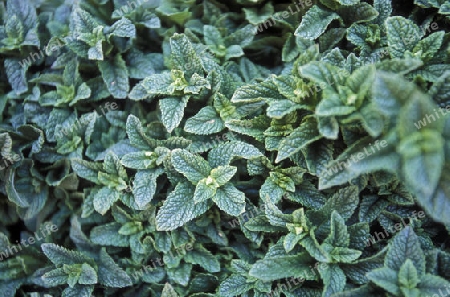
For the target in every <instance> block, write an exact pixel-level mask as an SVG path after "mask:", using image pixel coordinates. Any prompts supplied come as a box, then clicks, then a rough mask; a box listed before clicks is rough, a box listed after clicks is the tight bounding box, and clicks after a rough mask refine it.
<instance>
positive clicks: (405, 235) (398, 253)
mask: <svg viewBox="0 0 450 297" xmlns="http://www.w3.org/2000/svg"><path fill="white" fill-rule="evenodd" d="M408 259H409V260H411V261H412V264H413V265H414V267H415V268H416V269H417V273H418V275H419V277H421V276H422V275H424V274H425V255H424V254H423V251H422V248H421V247H420V241H419V237H418V236H417V235H416V234H415V233H414V231H413V229H412V228H411V227H410V226H407V227H406V228H404V229H403V230H401V231H400V232H399V233H398V234H397V235H396V236H395V238H394V239H393V240H392V243H391V245H390V248H389V251H388V253H387V255H386V258H385V265H386V266H387V267H389V268H390V269H393V270H394V271H400V269H401V267H402V265H403V264H404V263H405V262H406V260H408Z"/></svg>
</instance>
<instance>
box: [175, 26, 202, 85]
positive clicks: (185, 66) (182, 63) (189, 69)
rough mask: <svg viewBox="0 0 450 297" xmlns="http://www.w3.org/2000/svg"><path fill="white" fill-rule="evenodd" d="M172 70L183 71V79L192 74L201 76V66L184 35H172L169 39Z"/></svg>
mask: <svg viewBox="0 0 450 297" xmlns="http://www.w3.org/2000/svg"><path fill="white" fill-rule="evenodd" d="M170 47H171V50H172V53H171V57H172V61H173V69H178V70H183V71H184V74H185V77H191V76H192V75H193V74H194V73H198V74H203V65H202V61H201V60H200V58H199V57H198V56H197V53H196V52H195V50H194V48H193V47H192V44H191V42H190V41H189V40H188V38H187V37H186V36H185V35H184V34H174V35H173V36H172V37H171V38H170Z"/></svg>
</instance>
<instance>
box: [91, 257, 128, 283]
mask: <svg viewBox="0 0 450 297" xmlns="http://www.w3.org/2000/svg"><path fill="white" fill-rule="evenodd" d="M98 280H99V282H100V283H101V284H103V285H105V286H107V287H112V288H123V287H128V286H131V285H132V282H131V278H130V277H129V276H128V275H127V274H126V272H125V271H123V269H121V268H120V267H119V266H118V265H117V264H116V263H115V262H114V260H113V259H112V258H111V256H109V255H108V254H107V253H106V251H105V250H104V249H102V250H101V251H100V263H99V264H98Z"/></svg>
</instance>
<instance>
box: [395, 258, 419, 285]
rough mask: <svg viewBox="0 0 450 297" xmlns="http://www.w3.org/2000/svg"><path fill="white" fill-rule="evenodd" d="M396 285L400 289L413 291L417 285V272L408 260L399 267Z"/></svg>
mask: <svg viewBox="0 0 450 297" xmlns="http://www.w3.org/2000/svg"><path fill="white" fill-rule="evenodd" d="M398 283H399V284H400V286H401V287H404V288H408V289H414V288H415V287H417V284H418V283H419V276H418V275H417V270H416V268H415V267H414V264H413V263H412V261H411V260H410V259H407V260H406V262H405V263H403V265H402V266H401V267H400V271H399V273H398Z"/></svg>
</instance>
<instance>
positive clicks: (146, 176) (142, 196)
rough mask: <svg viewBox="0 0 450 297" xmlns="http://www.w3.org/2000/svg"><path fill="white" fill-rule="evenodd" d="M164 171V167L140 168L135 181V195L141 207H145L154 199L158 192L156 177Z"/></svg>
mask: <svg viewBox="0 0 450 297" xmlns="http://www.w3.org/2000/svg"><path fill="white" fill-rule="evenodd" d="M162 173H163V170H162V169H157V170H140V171H138V172H137V173H136V176H135V180H134V182H133V195H134V199H135V202H136V204H137V205H138V206H139V207H140V208H145V207H146V206H147V204H148V203H150V201H151V200H152V199H153V196H154V195H155V192H156V179H157V178H158V176H160V175H161V174H162Z"/></svg>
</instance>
